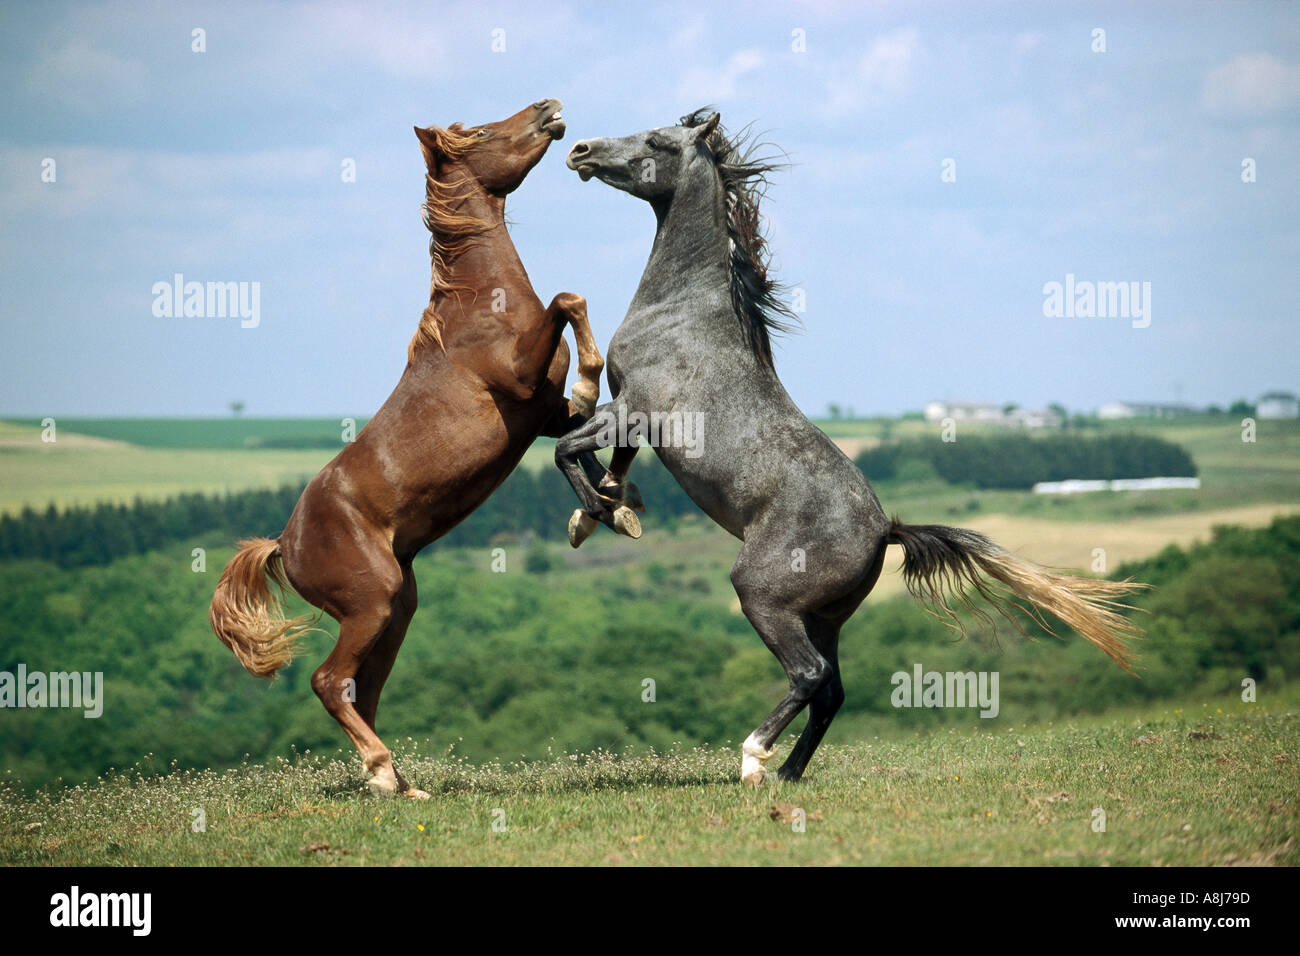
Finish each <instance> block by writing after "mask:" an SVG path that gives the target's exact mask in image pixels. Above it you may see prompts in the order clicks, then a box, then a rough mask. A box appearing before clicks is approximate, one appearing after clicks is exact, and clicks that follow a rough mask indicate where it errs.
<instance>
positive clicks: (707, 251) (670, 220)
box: [636, 162, 731, 304]
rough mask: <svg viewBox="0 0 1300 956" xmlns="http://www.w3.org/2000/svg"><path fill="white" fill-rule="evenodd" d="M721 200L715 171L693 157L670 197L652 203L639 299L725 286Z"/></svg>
mask: <svg viewBox="0 0 1300 956" xmlns="http://www.w3.org/2000/svg"><path fill="white" fill-rule="evenodd" d="M724 202H725V200H724V198H723V193H722V184H721V182H720V181H719V179H718V175H717V173H716V171H715V170H714V169H713V168H712V167H711V166H709V165H708V164H706V163H704V162H695V163H692V164H691V165H690V166H689V167H688V169H687V173H686V176H685V177H684V182H682V183H680V184H679V185H678V187H677V189H676V190H675V191H674V193H673V196H672V198H671V199H670V200H669V201H668V202H667V203H666V204H663V205H654V210H655V217H656V219H657V220H658V226H657V228H656V229H655V239H654V245H653V246H652V248H651V250H650V260H649V262H647V263H646V268H645V272H644V273H643V274H642V276H641V285H640V286H639V287H638V289H637V294H636V300H637V301H638V303H639V304H650V303H657V302H664V301H670V300H673V299H677V298H682V297H685V296H693V295H694V294H697V292H698V290H701V289H726V288H728V285H729V283H730V279H731V273H730V268H731V266H730V255H729V253H730V246H729V242H730V240H729V237H728V235H727V225H726V210H725V206H724ZM652 205H653V204H652Z"/></svg>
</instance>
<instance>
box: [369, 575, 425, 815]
mask: <svg viewBox="0 0 1300 956" xmlns="http://www.w3.org/2000/svg"><path fill="white" fill-rule="evenodd" d="M402 574H403V581H402V590H401V591H400V592H399V594H398V596H397V598H396V599H395V600H394V602H393V606H392V617H391V618H390V619H389V622H388V626H387V627H385V628H384V632H383V634H382V635H380V637H379V640H377V641H376V642H375V646H374V647H373V648H371V650H370V653H369V654H368V655H366V658H365V660H363V661H362V662H361V666H360V667H359V668H358V669H357V676H356V682H357V683H356V691H357V694H356V697H357V699H356V705H357V713H359V714H360V715H361V719H362V720H364V721H365V722H366V726H367V727H369V728H370V730H371V732H373V733H375V736H376V737H378V731H377V730H376V727H375V718H376V715H377V713H378V711H379V695H380V694H381V693H382V692H383V689H384V683H385V682H386V681H387V680H388V675H389V674H390V673H392V670H393V662H394V661H395V660H396V659H397V652H398V651H400V650H401V648H402V641H403V640H405V638H406V629H407V627H408V626H409V625H410V623H411V618H412V617H413V616H414V615H415V609H416V606H417V603H418V602H417V597H416V587H415V576H414V575H413V574H412V573H411V568H410V566H409V565H407V566H404V567H403V569H402ZM390 770H391V775H390V772H389V771H390ZM390 784H391V786H390ZM368 785H369V787H370V789H371V790H372V791H374V792H377V793H383V794H388V793H393V792H396V793H400V794H402V795H403V796H405V797H409V798H412V799H417V800H427V799H428V798H429V794H428V793H427V792H426V791H424V790H421V789H420V788H418V787H413V786H411V785H410V784H409V783H407V781H406V778H405V777H403V776H402V775H401V773H400V772H398V770H397V768H396V766H394V765H393V764H392V763H391V761H390V763H389V764H388V765H387V766H381V767H380V768H379V769H377V770H376V771H375V775H374V776H373V777H371V779H370V781H369V782H368Z"/></svg>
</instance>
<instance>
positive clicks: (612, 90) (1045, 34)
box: [0, 0, 1300, 416]
mask: <svg viewBox="0 0 1300 956" xmlns="http://www.w3.org/2000/svg"><path fill="white" fill-rule="evenodd" d="M196 27H199V28H202V29H203V30H204V31H205V33H206V52H203V53H195V52H192V50H191V43H192V39H191V38H192V32H191V31H192V30H193V29H194V28H196ZM1097 28H1101V29H1103V30H1105V45H1106V51H1105V52H1104V53H1101V52H1094V51H1093V49H1092V48H1093V46H1094V45H1095V42H1096V41H1095V39H1094V33H1093V31H1094V30H1095V29H1097ZM497 29H500V30H504V41H505V51H504V52H493V50H492V44H493V31H494V30H497ZM797 30H798V31H803V32H802V36H803V37H804V44H805V49H804V51H803V52H797V51H796V50H795V49H794V48H793V47H794V45H795V44H794V39H795V36H796V34H795V31H797ZM497 36H498V38H500V37H501V34H497ZM0 74H2V75H3V83H4V89H5V91H6V95H5V97H4V98H3V104H0V117H2V119H0V210H3V217H0V249H2V250H3V256H2V263H3V264H2V265H0V316H2V321H3V330H4V348H3V349H2V350H0V414H8V415H42V416H43V415H60V414H61V415H105V416H111V415H223V414H227V413H228V412H227V407H228V404H229V402H231V401H232V400H236V399H238V400H242V401H244V402H245V403H246V406H247V412H246V414H249V415H345V414H368V413H370V412H372V411H373V410H374V409H375V408H377V407H378V405H379V404H380V403H382V401H383V400H384V398H385V397H386V396H387V395H388V393H389V391H390V390H391V389H392V387H393V385H394V384H395V383H396V381H397V378H398V377H399V375H400V374H401V370H402V367H403V365H404V362H405V355H406V343H407V341H408V339H409V338H410V335H411V333H412V332H413V331H414V329H415V325H416V322H417V320H418V317H419V314H420V311H421V309H422V307H423V306H424V304H425V303H426V302H427V297H428V282H429V263H428V249H427V240H428V234H427V232H426V230H425V229H424V226H423V225H422V224H421V221H420V216H419V206H420V201H421V199H422V198H423V165H422V162H421V157H420V151H419V148H418V146H417V144H416V141H415V137H414V135H413V133H412V131H411V127H412V125H414V124H417V123H418V124H420V125H430V124H438V125H447V124H449V123H451V122H453V121H456V120H463V121H466V122H470V123H474V122H484V121H489V120H496V119H501V118H503V117H505V116H507V115H509V114H511V113H514V112H516V111H517V110H519V109H521V108H522V107H523V106H525V105H526V104H528V103H530V102H532V101H534V100H537V99H540V98H543V97H549V96H554V97H558V98H560V99H562V100H563V101H564V104H565V106H564V115H565V118H566V119H567V121H568V124H569V132H568V135H567V136H566V138H565V140H564V141H563V142H561V143H559V144H557V145H556V146H554V147H552V149H551V151H550V152H549V153H548V155H547V156H546V158H545V159H544V160H543V162H542V164H541V165H540V166H539V167H538V168H537V169H536V170H534V172H533V173H532V175H531V176H530V177H529V178H528V180H527V181H526V182H525V183H524V184H523V186H522V187H521V188H520V189H519V191H518V192H516V193H515V194H514V195H513V196H512V197H511V199H510V202H509V204H508V206H507V211H508V214H509V217H510V219H511V220H512V222H513V223H514V225H513V228H512V235H513V236H514V240H515V244H516V246H517V247H518V249H519V251H520V255H521V257H522V259H523V261H524V264H525V265H526V267H527V268H528V270H529V273H530V275H531V277H532V280H533V284H534V286H535V287H536V289H537V291H538V294H539V295H540V296H541V297H542V299H543V301H549V299H550V297H551V296H552V295H554V294H555V293H556V292H560V291H573V292H578V293H581V294H583V295H585V296H586V297H587V299H588V302H589V306H590V314H591V320H592V325H593V328H594V330H595V332H596V337H597V340H598V342H599V343H600V344H601V346H602V348H603V347H604V346H605V345H606V344H607V343H608V341H609V339H610V337H611V336H612V335H613V332H614V329H615V328H616V327H617V325H618V323H619V322H620V320H621V319H622V316H623V313H624V311H625V309H626V307H627V303H628V302H629V301H630V299H631V296H632V293H633V291H634V289H635V288H636V284H637V281H638V280H639V278H640V274H641V270H642V268H643V266H644V264H645V258H646V255H647V253H648V251H649V247H650V241H651V238H652V235H653V227H654V219H653V216H652V214H651V212H650V209H649V207H648V206H646V205H645V204H644V203H641V202H639V201H637V200H634V199H632V198H631V197H629V196H627V195H625V194H622V193H619V192H616V191H614V190H612V189H610V188H608V187H606V186H604V185H602V184H600V183H599V182H598V181H595V180H593V181H592V182H589V183H582V182H580V181H579V179H578V177H577V175H576V174H574V173H573V172H571V171H569V170H567V169H566V168H565V167H564V154H565V152H566V151H567V149H568V148H569V146H571V145H572V143H573V142H574V141H576V140H577V139H580V138H583V137H588V136H618V135H624V134H627V133H631V132H635V131H637V130H641V129H645V128H648V127H652V126H662V125H667V124H669V123H672V122H675V121H676V119H677V118H678V117H679V116H681V115H682V114H684V113H686V112H688V111H690V110H691V109H693V108H695V107H697V106H700V105H703V104H705V103H713V104H715V105H716V106H717V107H718V108H719V109H720V111H721V113H722V117H723V122H724V124H726V125H728V126H730V127H731V128H732V129H736V128H739V127H741V126H743V125H745V124H746V123H749V122H754V123H755V124H756V126H757V128H758V129H760V130H764V131H767V138H768V139H769V140H771V141H773V142H775V143H777V144H779V145H780V146H781V147H782V148H783V149H785V150H786V152H788V153H789V155H790V157H791V159H792V160H793V162H794V165H793V166H792V167H791V168H790V169H789V170H787V171H784V172H782V173H780V174H778V175H777V176H776V177H775V180H774V183H773V185H772V188H771V189H770V191H769V196H768V200H767V201H766V203H765V204H764V211H765V213H766V214H767V218H768V224H769V232H770V241H771V245H772V248H773V250H774V252H775V257H776V264H777V267H778V269H779V276H780V277H781V278H782V279H783V280H784V281H785V282H787V283H788V284H790V285H792V286H795V287H797V288H799V289H802V290H803V291H804V295H805V297H806V303H807V311H806V312H805V313H804V314H803V319H804V326H805V327H804V330H803V331H802V332H801V333H799V334H796V335H794V336H791V337H789V338H786V339H784V340H783V341H782V343H781V344H780V345H779V346H778V350H777V368H778V371H779V372H780V373H781V375H782V378H783V380H784V381H785V383H786V385H787V387H788V388H789V390H790V392H791V394H792V395H793V396H794V398H795V400H796V401H798V402H799V403H800V405H801V406H802V407H803V408H804V409H805V410H806V411H808V412H810V413H813V414H819V413H822V412H824V411H825V409H826V406H827V404H828V403H830V402H836V403H839V404H840V405H842V406H852V407H853V408H854V409H855V410H856V411H857V412H858V413H860V414H862V413H895V412H900V411H903V410H905V409H916V408H920V407H921V406H922V405H923V404H924V403H925V402H927V401H930V400H934V399H974V400H988V401H996V402H1012V401H1014V402H1018V403H1021V404H1024V405H1029V406H1041V405H1044V404H1046V403H1048V402H1052V401H1059V402H1062V403H1064V404H1066V405H1067V406H1069V407H1071V408H1091V407H1095V406H1097V405H1098V404H1101V403H1103V402H1106V401H1109V400H1112V399H1147V400H1166V401H1171V400H1175V399H1180V398H1181V399H1182V400H1186V401H1191V402H1201V403H1210V402H1217V403H1226V402H1228V401H1231V400H1232V399H1234V398H1236V397H1239V396H1248V397H1251V398H1253V397H1256V396H1258V395H1259V394H1260V393H1261V392H1264V391H1267V390H1270V389H1278V388H1281V389H1286V390H1291V391H1300V381H1298V379H1300V374H1298V368H1297V361H1296V355H1297V347H1296V346H1297V343H1298V342H1300V323H1298V322H1297V320H1298V319H1300V315H1298V314H1297V302H1298V301H1300V295H1298V294H1297V293H1300V268H1297V265H1296V264H1297V263H1300V198H1298V197H1300V189H1297V184H1298V183H1300V4H1291V3H1286V2H1279V0H1258V2H1256V0H1189V2H1183V3H1177V4H1169V5H1164V4H1140V5H1135V4H1130V3H1120V4H1106V3H1086V4H1069V3H1051V4H1044V3H1038V2H1030V3H988V4H979V5H977V4H973V3H962V4H946V3H929V4H926V3H912V2H907V3H877V4H861V3H837V2H822V3H808V4H797V3H793V4H792V3H784V4H766V3H753V2H750V3H743V4H737V5H734V6H732V7H722V6H715V5H712V4H702V3H683V4H653V3H639V4H608V3H604V4H563V3H557V4H550V3H547V4H525V3H515V4H511V3H496V4H494V3H471V4H464V5H458V4H448V3H422V4H411V5H400V4H398V5H389V4H383V3H364V4H349V3H321V4H255V5H254V4H249V5H242V4H224V3H223V4H217V3H212V4H206V3H177V2H170V0H169V2H163V3H155V4H150V3H129V4H127V3H101V4H86V5H60V4H33V5H16V4H8V5H5V6H4V7H3V8H2V9H0ZM47 157H48V158H52V159H54V160H55V164H56V165H55V169H56V176H57V178H56V181H55V182H53V183H46V182H42V179H41V173H42V161H43V160H44V159H45V158H47ZM1247 157H1249V158H1251V159H1253V160H1254V161H1255V169H1256V181H1255V182H1253V183H1243V182H1242V161H1243V159H1245V158H1247ZM949 158H951V159H953V160H954V161H955V169H956V181H955V182H943V181H942V178H941V172H942V169H943V163H944V160H945V159H949ZM346 159H354V160H355V163H356V171H357V178H356V182H355V183H345V182H343V181H342V177H341V175H340V172H341V164H342V163H343V162H344V161H345V160H346ZM178 272H179V273H183V274H184V275H185V276H186V278H187V279H195V280H199V281H250V282H251V281H256V282H259V283H260V286H261V321H260V324H259V325H258V326H257V327H256V328H241V327H240V322H239V321H238V320H237V319H230V318H224V319H223V318H188V319H187V318H170V319H169V318H159V317H156V316H155V315H154V314H153V309H152V303H153V294H152V291H151V290H152V286H153V284H154V283H155V282H158V281H170V279H171V277H172V275H173V274H174V273H178ZM1067 274H1073V275H1074V276H1075V277H1076V278H1077V279H1078V280H1088V281H1107V282H1117V281H1135V282H1139V283H1141V282H1149V283H1151V290H1152V291H1151V323H1150V325H1149V327H1146V328H1134V327H1133V325H1132V323H1131V322H1130V321H1128V320H1127V319H1125V318H1078V317H1072V318H1049V317H1046V316H1044V314H1043V301H1044V294H1043V287H1044V285H1045V284H1046V283H1049V282H1053V281H1056V282H1064V280H1065V276H1066V275H1067Z"/></svg>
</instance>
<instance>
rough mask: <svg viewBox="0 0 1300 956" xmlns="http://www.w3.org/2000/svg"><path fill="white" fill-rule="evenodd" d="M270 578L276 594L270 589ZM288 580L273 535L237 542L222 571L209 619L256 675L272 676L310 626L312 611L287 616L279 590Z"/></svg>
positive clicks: (296, 646) (286, 661) (218, 635)
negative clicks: (232, 555)
mask: <svg viewBox="0 0 1300 956" xmlns="http://www.w3.org/2000/svg"><path fill="white" fill-rule="evenodd" d="M271 581H274V582H275V584H276V586H277V587H278V588H279V589H280V594H276V593H275V591H273V590H271V587H270V583H269V582H271ZM288 586H289V583H288V580H287V579H286V578H285V575H284V562H283V560H282V559H281V557H280V543H279V542H278V541H276V540H275V539H273V538H250V539H249V540H247V541H241V542H239V552H238V553H237V554H236V555H235V556H234V557H233V558H231V559H230V563H229V564H228V565H226V570H224V571H222V572H221V580H219V581H218V582H217V592H216V593H215V594H214V595H212V606H211V608H209V610H208V620H209V621H211V622H212V630H213V631H214V632H215V633H216V635H217V637H219V638H221V643H222V644H225V645H226V647H228V648H230V649H231V650H232V651H234V652H235V656H236V657H237V658H239V663H241V664H243V665H244V668H245V670H247V671H248V672H249V673H250V674H252V675H254V676H255V677H273V676H275V672H276V671H278V670H279V669H280V668H281V667H284V665H286V664H288V663H289V662H290V661H291V660H293V658H294V654H295V653H296V652H297V650H298V638H299V637H300V636H301V635H302V634H303V632H305V631H308V630H310V629H311V625H312V623H313V618H312V617H311V615H307V616H305V617H297V618H285V616H284V611H283V610H282V609H281V596H282V595H283V593H284V590H285V588H287V587H288Z"/></svg>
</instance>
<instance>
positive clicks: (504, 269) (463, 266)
mask: <svg viewBox="0 0 1300 956" xmlns="http://www.w3.org/2000/svg"><path fill="white" fill-rule="evenodd" d="M444 172H445V175H446V179H447V181H448V182H452V183H455V182H457V181H458V180H460V179H461V178H462V177H463V178H465V179H466V180H468V182H470V183H472V184H473V186H472V188H464V187H461V190H462V191H461V192H460V194H459V195H457V196H456V198H455V199H452V200H451V201H450V202H448V203H447V204H446V207H447V209H448V210H449V211H450V212H451V213H452V214H454V215H458V216H469V217H471V218H473V219H477V220H478V221H479V222H481V223H483V224H484V226H483V227H482V228H481V229H480V230H479V231H477V232H476V233H475V234H474V236H473V237H472V238H471V239H470V241H469V242H468V243H467V244H466V245H465V247H464V248H463V249H461V250H459V251H457V252H455V253H453V254H451V255H448V254H447V253H445V252H444V253H443V257H444V259H443V267H444V271H443V272H442V273H441V274H439V273H438V272H437V263H431V269H432V270H433V273H434V274H433V282H432V283H431V289H430V294H429V301H430V302H431V303H433V305H434V307H435V309H436V311H437V312H438V314H439V315H440V316H443V318H444V321H445V320H446V319H447V318H450V317H453V316H456V315H458V314H460V313H461V312H462V311H463V310H465V309H466V307H467V306H470V305H471V302H470V301H467V300H466V292H467V291H468V292H471V293H479V292H487V291H489V290H492V289H496V288H506V289H507V290H510V289H513V288H516V287H517V286H518V285H519V284H520V283H522V284H523V285H525V286H528V274H527V273H526V272H525V271H524V265H523V263H522V262H521V261H520V259H519V253H518V252H517V251H516V250H515V245H514V243H513V242H511V240H510V234H509V232H507V231H506V201H505V197H504V196H497V195H494V194H492V193H489V192H488V191H487V190H486V189H484V188H483V186H482V184H481V183H479V182H478V181H477V180H475V179H474V178H473V176H472V175H470V173H469V171H468V170H466V169H464V168H462V167H460V166H459V165H458V164H450V165H448V166H446V167H444ZM456 188H457V187H454V186H453V187H452V190H455V189H456ZM434 238H435V239H436V240H441V241H448V240H447V238H446V237H443V236H439V235H438V234H437V233H435V235H434ZM449 241H452V242H455V238H454V237H451V238H450V240H449ZM530 288H531V287H530ZM473 298H475V296H473V295H471V297H470V299H471V300H472V299H473Z"/></svg>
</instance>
